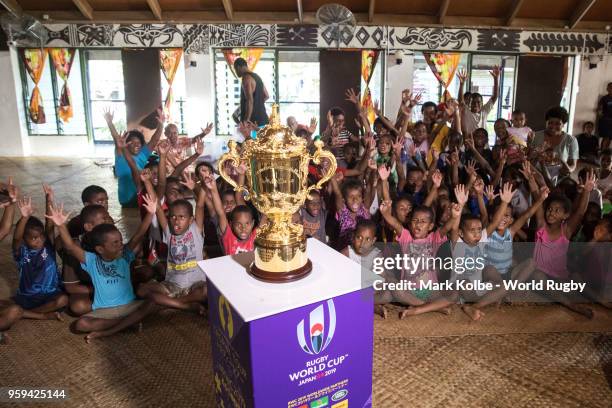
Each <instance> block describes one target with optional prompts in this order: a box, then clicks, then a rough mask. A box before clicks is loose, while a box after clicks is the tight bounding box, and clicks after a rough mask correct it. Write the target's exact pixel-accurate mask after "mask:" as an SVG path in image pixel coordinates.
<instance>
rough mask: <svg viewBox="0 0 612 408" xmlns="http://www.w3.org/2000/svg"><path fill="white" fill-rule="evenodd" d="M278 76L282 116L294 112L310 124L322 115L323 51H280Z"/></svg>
mask: <svg viewBox="0 0 612 408" xmlns="http://www.w3.org/2000/svg"><path fill="white" fill-rule="evenodd" d="M278 77H279V78H278V88H279V107H280V113H281V120H282V121H283V123H286V120H287V118H288V117H289V116H293V117H295V118H296V119H297V121H298V123H301V124H304V125H307V126H308V125H309V124H310V119H311V118H313V117H314V118H318V117H319V101H320V96H319V79H320V75H319V52H318V51H279V52H278ZM315 132H318V130H317V131H315Z"/></svg>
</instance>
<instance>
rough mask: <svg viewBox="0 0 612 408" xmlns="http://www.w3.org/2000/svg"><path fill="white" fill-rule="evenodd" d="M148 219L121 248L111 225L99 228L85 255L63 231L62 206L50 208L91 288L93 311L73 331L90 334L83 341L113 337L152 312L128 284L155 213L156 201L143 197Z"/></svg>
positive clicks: (64, 226)
mask: <svg viewBox="0 0 612 408" xmlns="http://www.w3.org/2000/svg"><path fill="white" fill-rule="evenodd" d="M145 200H146V208H147V211H148V214H147V216H146V217H145V219H144V220H143V221H142V223H141V224H140V226H139V227H138V230H137V231H136V233H135V234H134V236H133V237H132V238H131V239H130V241H129V242H128V243H127V244H126V245H124V244H123V237H122V235H121V232H119V230H118V229H117V228H116V227H115V226H114V225H111V224H100V225H98V226H96V227H95V228H94V229H93V230H92V231H91V232H90V233H89V234H88V240H89V245H91V247H92V248H93V252H90V251H85V250H84V249H83V248H81V247H80V246H78V245H77V244H76V243H75V242H74V241H73V240H72V238H71V237H70V234H69V233H68V229H67V228H66V225H65V223H66V220H67V219H68V215H67V214H65V213H64V208H63V206H59V207H53V206H52V207H51V208H50V211H49V212H50V215H48V216H47V218H49V219H50V220H52V221H53V223H54V224H55V226H56V227H57V229H58V230H59V235H60V238H61V240H62V243H63V244H64V248H65V249H66V250H67V251H68V252H69V253H70V254H71V255H72V256H74V257H75V258H76V259H77V260H78V261H79V262H80V263H81V267H82V268H83V270H85V271H86V272H87V273H88V274H89V276H90V277H91V280H92V282H93V286H94V301H93V305H92V309H93V311H92V312H90V313H87V314H86V315H83V316H81V317H80V318H79V319H78V320H77V321H76V322H75V326H74V327H75V329H76V330H78V331H80V332H86V333H89V334H88V335H87V336H86V337H85V340H86V341H87V342H89V340H91V339H93V338H96V337H105V336H110V335H112V334H115V333H117V332H119V331H121V330H123V329H125V328H127V327H129V326H132V325H134V324H136V323H138V322H140V321H141V320H142V319H143V318H144V317H145V316H147V315H148V314H149V313H151V312H152V311H153V307H154V304H153V303H151V302H149V301H142V300H136V296H135V295H134V289H133V287H132V282H131V280H130V263H131V262H132V261H133V260H134V259H135V258H136V253H138V252H139V251H140V248H141V246H142V240H143V238H144V236H145V234H146V232H147V229H148V228H149V225H150V224H151V219H152V218H153V214H155V211H156V209H157V200H156V198H155V197H153V198H149V197H146V199H145Z"/></svg>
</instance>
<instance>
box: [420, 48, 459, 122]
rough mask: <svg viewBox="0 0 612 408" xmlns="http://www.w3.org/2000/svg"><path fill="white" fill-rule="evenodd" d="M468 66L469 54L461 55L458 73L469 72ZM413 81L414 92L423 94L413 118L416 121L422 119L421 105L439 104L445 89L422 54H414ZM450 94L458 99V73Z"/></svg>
mask: <svg viewBox="0 0 612 408" xmlns="http://www.w3.org/2000/svg"><path fill="white" fill-rule="evenodd" d="M468 64H469V54H461V57H460V60H459V65H458V67H457V71H458V70H460V69H465V70H466V71H468V72H469V67H468ZM412 81H413V82H412V83H413V85H412V91H413V92H414V93H415V94H418V93H421V94H422V96H421V102H420V104H419V105H417V106H416V107H415V109H414V110H413V117H414V118H415V119H421V118H422V117H421V105H422V104H423V103H425V102H428V101H431V102H434V103H436V104H437V103H439V102H440V101H441V100H442V95H443V92H444V88H443V87H442V85H440V82H439V81H438V79H437V78H436V77H435V75H434V74H433V72H431V68H429V65H427V62H426V61H425V56H424V55H423V53H422V52H416V53H415V54H414V74H413V80H412ZM465 91H467V89H464V92H465ZM448 92H449V93H450V95H451V97H453V98H457V96H458V92H459V78H457V74H456V73H455V76H454V77H453V80H452V81H451V83H450V84H449V85H448Z"/></svg>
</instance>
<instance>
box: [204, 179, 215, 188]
mask: <svg viewBox="0 0 612 408" xmlns="http://www.w3.org/2000/svg"><path fill="white" fill-rule="evenodd" d="M204 185H205V186H206V188H207V189H208V190H209V191H214V190H216V189H217V183H216V182H215V178H214V177H212V176H208V177H206V178H205V179H204Z"/></svg>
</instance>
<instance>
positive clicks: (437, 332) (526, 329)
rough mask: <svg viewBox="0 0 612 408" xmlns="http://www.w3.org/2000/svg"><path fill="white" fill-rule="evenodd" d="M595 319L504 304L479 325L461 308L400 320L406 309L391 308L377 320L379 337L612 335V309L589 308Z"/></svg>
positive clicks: (541, 306) (486, 311)
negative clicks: (384, 315) (528, 334)
mask: <svg viewBox="0 0 612 408" xmlns="http://www.w3.org/2000/svg"><path fill="white" fill-rule="evenodd" d="M589 307H590V308H592V309H593V312H594V313H595V316H594V317H593V319H587V318H585V317H583V316H581V315H579V314H577V313H575V312H572V311H570V310H568V309H566V308H564V307H563V306H560V305H557V304H537V305H502V306H500V307H497V306H490V307H487V308H484V309H483V311H484V316H483V317H482V318H481V319H480V320H479V321H477V322H475V321H473V320H472V319H470V318H469V317H468V316H467V315H466V314H465V313H464V312H463V311H462V310H461V308H460V307H459V306H458V305H454V306H453V307H452V308H451V314H450V315H445V314H442V313H427V314H422V315H419V316H410V317H405V318H404V319H403V320H399V313H400V312H401V311H402V310H404V308H403V307H399V306H395V305H390V306H387V311H388V313H387V319H386V320H383V319H382V318H381V317H380V316H375V318H374V328H375V336H378V337H423V336H463V335H476V334H511V333H571V332H593V333H612V310H609V309H606V308H604V307H602V306H599V305H589Z"/></svg>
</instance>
